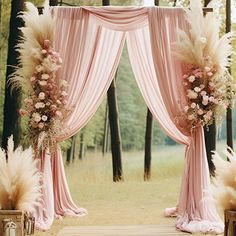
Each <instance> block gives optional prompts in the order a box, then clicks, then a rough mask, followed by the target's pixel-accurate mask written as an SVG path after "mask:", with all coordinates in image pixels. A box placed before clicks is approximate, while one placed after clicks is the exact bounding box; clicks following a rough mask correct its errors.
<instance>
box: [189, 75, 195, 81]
mask: <svg viewBox="0 0 236 236" xmlns="http://www.w3.org/2000/svg"><path fill="white" fill-rule="evenodd" d="M194 80H195V76H194V75H190V76H189V77H188V81H189V82H190V83H192V82H193V81H194Z"/></svg>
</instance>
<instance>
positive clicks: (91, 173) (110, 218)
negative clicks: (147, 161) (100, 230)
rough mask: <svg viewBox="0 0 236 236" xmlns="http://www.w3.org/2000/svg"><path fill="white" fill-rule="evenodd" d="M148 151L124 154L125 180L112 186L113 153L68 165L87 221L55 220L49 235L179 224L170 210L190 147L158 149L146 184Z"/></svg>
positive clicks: (69, 177) (74, 192) (71, 185)
mask: <svg viewBox="0 0 236 236" xmlns="http://www.w3.org/2000/svg"><path fill="white" fill-rule="evenodd" d="M143 156H144V154H143V152H129V153H123V157H122V164H123V172H124V182H119V183H114V182H112V162H111V155H106V156H105V157H103V156H102V155H101V153H90V154H87V156H86V157H85V158H84V160H82V161H79V160H76V161H75V162H74V163H72V164H71V165H70V166H66V168H65V169H66V175H67V180H68V184H69V188H70V190H71V194H72V197H73V199H74V201H75V202H76V203H77V204H78V205H80V206H81V207H84V208H86V209H87V210H88V212H89V214H88V215H87V216H85V217H82V218H70V217H65V218H63V220H55V222H54V224H53V226H52V229H51V230H50V231H48V232H37V233H36V235H38V236H39V235H40V236H42V235H45V236H46V235H56V233H57V232H58V231H59V230H60V229H62V228H63V227H65V226H78V225H137V224H170V223H172V224H174V222H175V219H169V218H165V217H164V216H163V211H164V209H165V208H166V207H172V206H175V205H176V204H177V202H178V197H179V191H180V184H181V176H182V171H183V165H184V147H183V146H180V145H177V146H168V147H157V148H156V150H155V151H153V154H152V177H151V180H150V181H148V182H144V181H143V165H144V163H143V162H144V157H143Z"/></svg>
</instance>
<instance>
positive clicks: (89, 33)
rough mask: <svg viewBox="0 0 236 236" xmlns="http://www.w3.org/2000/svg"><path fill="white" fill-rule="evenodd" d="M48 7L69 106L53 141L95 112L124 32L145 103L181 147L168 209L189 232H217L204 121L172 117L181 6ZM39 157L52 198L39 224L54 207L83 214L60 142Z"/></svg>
mask: <svg viewBox="0 0 236 236" xmlns="http://www.w3.org/2000/svg"><path fill="white" fill-rule="evenodd" d="M52 14H53V16H54V18H55V21H56V28H55V49H56V51H59V53H60V55H61V57H62V59H63V66H62V68H61V69H60V71H59V72H58V74H57V77H58V78H60V79H65V80H67V81H68V85H69V86H68V94H69V96H68V105H67V107H68V109H69V111H68V116H67V117H66V121H65V123H64V126H63V127H62V132H61V134H60V135H59V136H58V137H57V139H58V141H62V140H64V139H67V138H69V137H71V136H73V135H74V134H76V133H77V132H78V131H79V130H80V129H81V128H82V127H84V126H85V125H86V124H87V122H88V121H89V119H90V118H91V117H92V116H93V114H94V113H95V112H96V110H97V108H98V107H99V105H100V104H101V102H102V100H103V98H104V96H105V94H106V92H107V90H108V88H109V86H110V84H111V81H112V79H113V77H114V75H115V72H116V69H117V66H118V63H119V59H120V56H121V52H122V49H123V46H124V42H125V39H126V38H127V46H128V52H129V56H130V61H131V65H132V68H133V71H134V74H135V78H136V80H137V83H138V86H139V89H140V91H141V93H142V95H143V97H144V100H145V102H146V104H147V106H148V107H149V109H150V111H151V112H152V114H153V116H154V117H155V119H156V120H157V121H158V122H159V123H160V125H161V126H162V128H163V129H164V130H165V132H166V133H167V134H168V135H169V136H170V137H171V138H173V139H174V140H176V141H177V142H179V143H181V144H184V145H185V146H186V156H185V170H184V173H183V181H182V187H181V194H180V198H179V202H178V208H177V209H178V210H177V211H176V209H171V210H169V212H171V214H177V215H178V219H177V224H176V227H177V228H178V229H180V230H183V231H187V232H199V231H200V232H203V233H207V232H209V233H222V232H223V223H222V221H221V219H220V217H219V216H218V214H217V212H216V207H215V205H214V201H213V199H212V196H211V192H210V179H209V171H208V166H207V161H206V151H205V146H204V145H205V144H204V135H203V128H202V127H199V128H196V129H189V128H187V127H188V126H187V125H186V123H184V122H187V121H186V120H185V121H184V122H183V121H182V120H181V119H178V117H180V115H181V112H182V109H183V106H184V104H186V98H185V97H184V93H183V89H184V88H183V84H182V75H183V71H184V65H182V63H181V62H180V61H178V60H177V59H176V58H175V57H174V55H173V53H172V47H173V42H174V41H176V39H177V33H176V29H177V28H178V27H179V28H181V29H183V30H186V31H187V30H188V25H187V23H186V20H185V12H184V10H183V9H181V8H159V7H149V8H146V7H101V8H97V7H81V8H73V7H54V8H52ZM43 158H44V159H45V162H44V165H45V166H44V168H43V172H44V174H45V179H44V182H45V181H46V182H47V186H45V189H44V190H45V192H44V202H45V203H46V202H50V204H53V205H54V209H51V208H50V206H51V205H50V204H45V209H43V210H41V212H40V210H39V209H38V212H37V215H36V216H37V222H38V226H39V227H41V226H42V227H41V228H49V227H50V225H51V223H52V212H54V215H56V216H63V215H74V216H80V215H84V214H86V210H85V209H83V208H80V207H77V206H76V204H75V203H74V202H73V200H72V198H71V195H70V191H69V188H68V185H67V182H66V177H65V173H64V167H63V161H62V156H61V151H60V149H59V148H58V149H57V151H56V152H55V153H51V154H47V155H45V156H44V157H43ZM50 158H51V159H50ZM49 160H50V161H49ZM46 177H47V178H46ZM48 186H50V187H48ZM52 187H53V193H52V192H51V188H52ZM81 191H82V190H81ZM52 196H53V197H52ZM42 211H43V212H42ZM47 211H48V215H47ZM48 219H50V220H49V221H48Z"/></svg>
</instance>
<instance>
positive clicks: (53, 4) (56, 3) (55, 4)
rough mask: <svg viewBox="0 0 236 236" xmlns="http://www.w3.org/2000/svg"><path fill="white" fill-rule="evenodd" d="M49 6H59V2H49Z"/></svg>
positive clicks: (51, 0) (55, 0) (52, 0)
mask: <svg viewBox="0 0 236 236" xmlns="http://www.w3.org/2000/svg"><path fill="white" fill-rule="evenodd" d="M49 5H50V6H57V5H58V0H49Z"/></svg>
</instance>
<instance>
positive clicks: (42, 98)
mask: <svg viewBox="0 0 236 236" xmlns="http://www.w3.org/2000/svg"><path fill="white" fill-rule="evenodd" d="M38 97H39V99H40V100H44V99H45V93H44V92H40V93H39V96H38Z"/></svg>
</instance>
